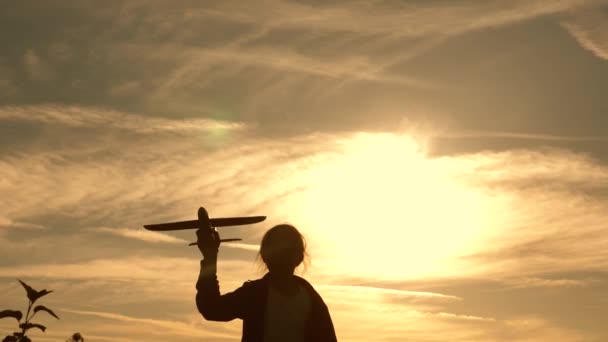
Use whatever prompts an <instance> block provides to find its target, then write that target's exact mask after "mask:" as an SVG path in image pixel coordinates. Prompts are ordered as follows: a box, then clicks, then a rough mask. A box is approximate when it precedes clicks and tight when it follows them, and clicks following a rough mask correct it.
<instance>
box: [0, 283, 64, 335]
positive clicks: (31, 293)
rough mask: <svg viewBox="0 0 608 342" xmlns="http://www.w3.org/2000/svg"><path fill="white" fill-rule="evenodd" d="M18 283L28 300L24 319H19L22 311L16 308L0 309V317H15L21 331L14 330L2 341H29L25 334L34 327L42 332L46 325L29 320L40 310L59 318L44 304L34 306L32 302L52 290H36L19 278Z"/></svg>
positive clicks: (21, 316)
mask: <svg viewBox="0 0 608 342" xmlns="http://www.w3.org/2000/svg"><path fill="white" fill-rule="evenodd" d="M17 280H19V279H17ZM19 283H21V285H22V286H23V288H24V289H25V292H26V294H27V298H28V300H29V303H28V306H27V312H26V314H25V320H24V321H23V322H22V321H21V319H22V318H24V317H23V313H22V312H21V311H18V310H4V311H0V318H11V317H12V318H14V319H16V320H17V322H18V323H19V328H20V329H21V331H16V332H14V333H13V335H8V336H6V337H5V338H4V339H3V340H2V342H31V339H30V338H29V337H27V335H26V334H27V332H28V331H29V330H30V329H33V328H36V329H40V330H42V332H44V331H45V330H46V327H45V326H44V325H42V324H38V323H33V322H31V319H32V318H33V317H34V316H36V314H37V313H38V312H40V311H44V312H46V313H48V314H49V315H51V316H53V317H55V318H57V319H59V317H58V316H57V315H56V314H55V313H54V312H53V310H51V309H49V308H47V307H46V306H44V305H36V306H34V303H36V301H37V300H38V299H40V298H42V297H44V296H46V295H47V294H49V293H51V292H53V291H49V290H47V289H43V290H41V291H36V290H34V289H33V288H32V287H31V286H29V285H28V284H26V283H25V282H23V281H21V280H19ZM30 314H31V315H30Z"/></svg>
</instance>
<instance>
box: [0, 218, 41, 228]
mask: <svg viewBox="0 0 608 342" xmlns="http://www.w3.org/2000/svg"><path fill="white" fill-rule="evenodd" d="M1 228H5V229H11V228H14V229H44V228H45V227H44V226H42V225H39V224H34V223H28V222H15V221H13V220H11V219H9V218H6V217H2V216H0V229H1Z"/></svg>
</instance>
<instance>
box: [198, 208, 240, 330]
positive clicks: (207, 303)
mask: <svg viewBox="0 0 608 342" xmlns="http://www.w3.org/2000/svg"><path fill="white" fill-rule="evenodd" d="M198 219H199V223H200V225H201V226H200V228H199V229H198V230H197V231H196V236H197V246H198V249H199V250H200V252H201V254H202V255H203V257H204V259H203V260H201V269H200V273H199V276H198V281H197V282H196V290H197V293H196V306H197V308H198V311H199V312H200V313H201V314H202V315H203V317H204V318H205V319H207V320H210V321H231V320H233V319H235V318H243V312H244V305H245V301H246V299H247V291H246V289H245V288H244V287H241V288H239V289H237V290H236V291H234V292H231V293H227V294H225V295H221V294H220V287H219V282H218V280H217V255H218V251H219V247H220V236H219V234H218V232H217V231H216V230H215V229H214V228H212V227H211V226H210V223H209V216H208V214H207V211H206V210H205V209H204V208H200V209H199V211H198Z"/></svg>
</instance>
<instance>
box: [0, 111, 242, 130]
mask: <svg viewBox="0 0 608 342" xmlns="http://www.w3.org/2000/svg"><path fill="white" fill-rule="evenodd" d="M0 120H18V121H30V122H40V123H45V124H60V125H66V126H72V127H97V128H99V127H103V126H106V127H111V128H118V129H124V130H128V131H133V132H137V133H159V132H197V131H206V130H239V129H242V128H244V125H243V124H241V123H238V122H221V121H216V120H212V119H182V120H179V119H175V120H171V119H165V118H154V117H146V116H141V115H135V114H129V113H123V112H118V111H112V110H104V109H98V108H86V107H79V106H57V105H47V106H4V107H0Z"/></svg>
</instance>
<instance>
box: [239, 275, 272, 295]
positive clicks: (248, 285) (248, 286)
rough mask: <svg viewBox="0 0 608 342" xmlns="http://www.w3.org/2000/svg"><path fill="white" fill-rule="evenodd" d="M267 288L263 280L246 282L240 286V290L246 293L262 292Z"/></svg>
mask: <svg viewBox="0 0 608 342" xmlns="http://www.w3.org/2000/svg"><path fill="white" fill-rule="evenodd" d="M267 286H268V282H267V281H266V279H264V278H260V279H255V280H247V281H246V282H244V283H243V285H242V286H241V290H243V291H247V292H258V291H263V290H264V289H266V288H267Z"/></svg>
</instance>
